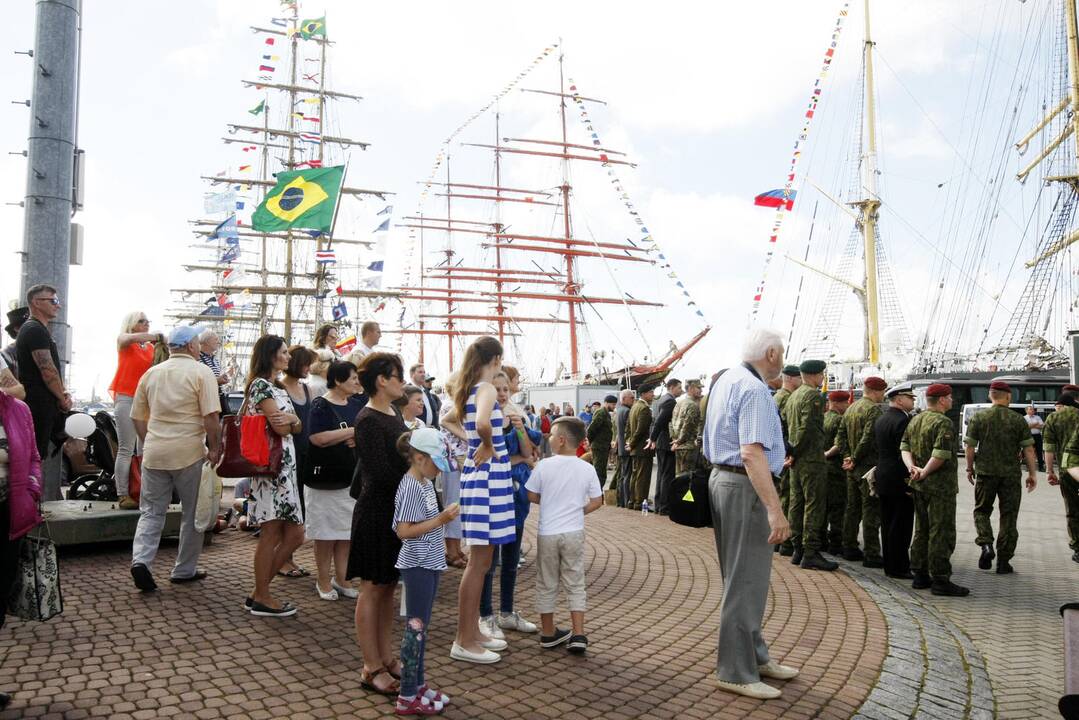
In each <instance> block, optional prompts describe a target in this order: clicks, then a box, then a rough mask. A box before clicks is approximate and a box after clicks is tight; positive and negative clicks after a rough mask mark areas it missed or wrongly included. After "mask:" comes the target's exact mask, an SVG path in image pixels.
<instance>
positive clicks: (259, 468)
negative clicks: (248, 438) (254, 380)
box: [216, 398, 285, 478]
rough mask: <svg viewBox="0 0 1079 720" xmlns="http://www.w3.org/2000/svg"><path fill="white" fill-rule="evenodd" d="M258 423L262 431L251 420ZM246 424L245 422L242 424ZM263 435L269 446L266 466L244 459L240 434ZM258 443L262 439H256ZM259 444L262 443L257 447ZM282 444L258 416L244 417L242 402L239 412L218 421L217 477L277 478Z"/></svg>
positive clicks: (245, 405) (244, 409) (244, 408)
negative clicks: (218, 459) (218, 458)
mask: <svg viewBox="0 0 1079 720" xmlns="http://www.w3.org/2000/svg"><path fill="white" fill-rule="evenodd" d="M256 418H257V419H261V420H262V423H261V426H262V427H261V430H259V429H258V424H257V423H252V422H251V420H253V419H256ZM245 420H247V422H244V421H245ZM244 432H248V433H251V432H262V433H265V436H266V443H267V444H268V445H269V446H270V453H269V461H268V462H267V463H266V464H265V465H256V464H255V463H252V462H251V461H250V460H248V459H247V457H245V456H244V453H243V449H242V445H243V433H244ZM259 440H261V438H259ZM259 444H261V443H259ZM284 455H285V452H284V443H283V442H282V441H281V436H280V435H278V434H277V433H276V432H274V431H273V430H272V429H271V428H270V423H269V422H267V421H266V418H265V417H264V416H261V415H252V416H250V418H249V417H248V415H247V399H246V398H245V399H244V403H243V406H242V407H241V408H240V412H238V413H236V414H235V415H226V416H225V417H223V418H221V463H220V464H219V465H218V466H217V468H216V469H217V475H218V477H224V478H245V477H266V476H269V477H277V475H278V474H279V473H280V472H281V463H282V462H283V461H284Z"/></svg>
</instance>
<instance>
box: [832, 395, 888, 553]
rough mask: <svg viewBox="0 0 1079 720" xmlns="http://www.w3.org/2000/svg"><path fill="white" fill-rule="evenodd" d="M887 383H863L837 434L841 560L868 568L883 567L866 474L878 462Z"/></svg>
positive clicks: (874, 500)
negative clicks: (877, 430)
mask: <svg viewBox="0 0 1079 720" xmlns="http://www.w3.org/2000/svg"><path fill="white" fill-rule="evenodd" d="M887 389H888V383H886V382H884V379H883V378H879V377H876V376H871V377H867V378H866V379H865V380H864V381H863V382H862V397H860V398H859V399H858V400H857V402H855V403H854V404H853V405H851V406H850V408H848V409H847V411H846V412H845V413H843V421H842V422H841V423H840V424H839V430H838V431H836V444H837V445H838V446H839V452H840V454H842V456H843V469H844V470H845V471H846V472H847V507H846V511H845V513H846V514H845V516H844V518H843V557H844V558H846V559H847V560H851V561H855V560H864V561H863V562H862V565H864V566H865V567H868V568H882V567H884V558H883V557H881V553H880V498H878V497H877V496H876V495H875V494H873V493H872V492H870V487H869V482H868V481H867V480H866V479H865V474H866V473H867V472H869V470H870V469H871V468H872V467H873V466H874V465H875V464H876V462H877V443H876V439H875V437H874V434H873V425H874V424H875V423H876V422H877V418H879V417H880V416H881V415H882V414H883V413H884V409H883V408H882V406H881V403H883V402H884V391H885V390H887ZM859 525H861V526H862V543H863V546H864V547H865V553H864V554H863V552H862V551H861V550H860V549H859V548H858V526H859Z"/></svg>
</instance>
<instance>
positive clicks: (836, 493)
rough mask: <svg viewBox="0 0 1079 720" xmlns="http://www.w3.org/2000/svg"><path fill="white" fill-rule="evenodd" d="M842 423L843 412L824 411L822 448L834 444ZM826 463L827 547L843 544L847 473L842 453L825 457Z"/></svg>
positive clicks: (829, 447) (839, 546) (837, 546)
mask: <svg viewBox="0 0 1079 720" xmlns="http://www.w3.org/2000/svg"><path fill="white" fill-rule="evenodd" d="M842 423H843V414H842V413H838V412H836V411H835V410H829V411H828V412H826V413H824V449H825V451H827V450H829V449H831V448H832V447H833V446H835V444H836V434H837V433H838V432H839V426H840V425H841V424H842ZM825 462H826V463H827V464H828V510H827V516H828V522H827V524H826V526H825V529H826V530H827V533H826V534H827V538H822V542H823V540H824V539H827V541H828V545H829V547H836V548H841V547H842V546H843V514H844V512H845V511H846V508H847V474H846V472H844V470H843V453H837V454H836V456H835V457H833V458H827V459H825Z"/></svg>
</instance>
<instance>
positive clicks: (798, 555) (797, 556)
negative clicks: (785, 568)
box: [791, 547, 805, 565]
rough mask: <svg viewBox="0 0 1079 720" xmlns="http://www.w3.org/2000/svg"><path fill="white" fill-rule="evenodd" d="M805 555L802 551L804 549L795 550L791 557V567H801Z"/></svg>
mask: <svg viewBox="0 0 1079 720" xmlns="http://www.w3.org/2000/svg"><path fill="white" fill-rule="evenodd" d="M804 554H805V553H804V552H803V551H802V548H800V547H796V548H794V554H793V555H791V565H800V564H801V562H802V556H803V555H804Z"/></svg>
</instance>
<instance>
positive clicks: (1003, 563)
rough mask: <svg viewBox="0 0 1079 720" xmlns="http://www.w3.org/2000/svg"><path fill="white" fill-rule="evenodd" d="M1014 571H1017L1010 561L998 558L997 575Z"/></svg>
mask: <svg viewBox="0 0 1079 720" xmlns="http://www.w3.org/2000/svg"><path fill="white" fill-rule="evenodd" d="M1013 572H1015V570H1014V569H1012V565H1011V563H1010V562H1008V561H1007V560H1003V559H1001V560H997V575H1008V574H1010V573H1013Z"/></svg>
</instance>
